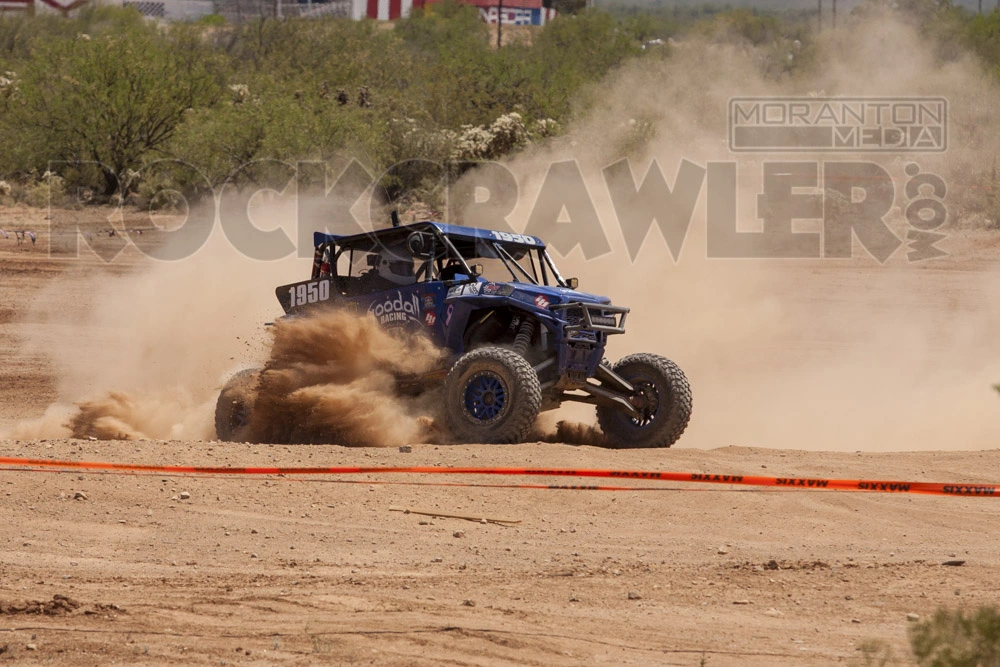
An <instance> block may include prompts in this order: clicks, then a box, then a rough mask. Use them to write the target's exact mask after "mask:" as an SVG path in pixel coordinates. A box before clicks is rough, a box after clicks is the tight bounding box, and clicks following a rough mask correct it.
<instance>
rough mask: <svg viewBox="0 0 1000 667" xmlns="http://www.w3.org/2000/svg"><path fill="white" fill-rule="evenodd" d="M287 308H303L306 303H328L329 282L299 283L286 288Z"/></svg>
mask: <svg viewBox="0 0 1000 667" xmlns="http://www.w3.org/2000/svg"><path fill="white" fill-rule="evenodd" d="M288 299H289V304H288V307H289V308H295V307H296V306H304V305H306V304H307V303H316V302H317V301H328V300H329V299H330V281H329V280H320V281H317V282H313V283H301V284H299V285H292V286H291V287H289V288H288Z"/></svg>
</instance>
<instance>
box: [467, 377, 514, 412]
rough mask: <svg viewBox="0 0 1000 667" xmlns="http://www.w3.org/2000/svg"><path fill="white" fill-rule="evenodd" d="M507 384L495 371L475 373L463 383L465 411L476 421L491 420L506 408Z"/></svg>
mask: <svg viewBox="0 0 1000 667" xmlns="http://www.w3.org/2000/svg"><path fill="white" fill-rule="evenodd" d="M507 399H508V395H507V385H506V384H504V382H503V379H501V378H500V376H499V375H497V374H496V373H492V372H490V371H483V372H481V373H477V374H476V375H475V376H473V378H472V379H471V380H469V383H468V384H466V385H465V411H466V413H468V415H469V416H470V417H472V418H473V419H475V420H476V421H483V422H486V421H491V420H493V419H496V418H497V417H499V416H500V415H502V414H503V413H504V410H505V409H506V408H507Z"/></svg>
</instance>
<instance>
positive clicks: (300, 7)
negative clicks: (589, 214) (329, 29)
mask: <svg viewBox="0 0 1000 667" xmlns="http://www.w3.org/2000/svg"><path fill="white" fill-rule="evenodd" d="M88 1H93V2H101V3H106V4H115V5H117V4H121V6H123V7H132V8H134V9H136V10H138V11H139V13H141V14H142V15H143V16H148V17H150V18H159V19H167V20H171V21H192V20H197V19H199V18H201V17H203V16H207V15H208V14H221V15H222V16H224V17H225V18H226V20H228V21H232V22H236V23H239V22H240V21H244V20H246V19H250V18H257V17H260V16H273V17H286V16H307V17H308V16H339V17H342V18H352V19H354V20H356V21H360V20H363V19H374V20H377V21H394V20H396V19H400V18H406V17H407V16H409V15H410V13H411V12H412V11H413V10H414V9H416V8H425V7H426V8H432V7H433V5H434V4H436V3H438V2H441V1H442V0H0V12H4V11H23V12H27V13H28V14H34V13H35V12H36V10H37V11H59V12H62V13H64V14H66V13H68V12H69V11H71V10H73V9H76V8H77V7H79V6H81V5H84V4H87V2H88ZM461 2H462V3H463V4H468V5H473V6H475V7H478V8H479V15H480V17H482V19H483V21H485V22H486V23H493V24H496V23H498V22H503V24H504V25H545V24H546V23H547V22H549V21H551V20H552V19H553V18H555V16H556V10H554V9H552V8H550V7H546V6H544V5H548V4H549V0H461ZM431 11H433V10H431Z"/></svg>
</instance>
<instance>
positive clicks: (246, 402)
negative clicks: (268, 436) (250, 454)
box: [215, 368, 260, 442]
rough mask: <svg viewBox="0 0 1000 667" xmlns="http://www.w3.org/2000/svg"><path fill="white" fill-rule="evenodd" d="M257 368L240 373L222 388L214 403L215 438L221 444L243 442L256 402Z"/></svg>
mask: <svg viewBox="0 0 1000 667" xmlns="http://www.w3.org/2000/svg"><path fill="white" fill-rule="evenodd" d="M259 379H260V369H259V368H248V369H246V370H243V371H240V372H239V373H237V374H236V375H234V376H233V377H231V378H229V382H227V383H226V386H225V387H223V388H222V392H221V393H220V394H219V400H218V401H216V403H215V436H216V437H217V438H218V439H219V440H221V441H223V442H243V441H245V440H246V436H247V434H248V432H249V430H250V415H251V413H252V412H253V406H254V403H256V402H257V385H258V381H259Z"/></svg>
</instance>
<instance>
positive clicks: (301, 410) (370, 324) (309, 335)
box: [248, 310, 444, 446]
mask: <svg viewBox="0 0 1000 667" xmlns="http://www.w3.org/2000/svg"><path fill="white" fill-rule="evenodd" d="M443 354H444V353H443V352H442V351H441V350H440V349H439V348H437V347H436V346H434V344H433V343H431V341H430V340H429V339H428V338H427V337H425V336H420V335H418V334H413V333H406V332H400V333H398V334H396V333H389V332H387V331H386V330H384V329H382V327H380V326H379V324H378V323H377V322H376V321H375V318H374V317H372V316H370V315H366V316H359V315H357V314H355V313H351V312H347V311H343V310H330V311H324V312H322V313H320V314H317V315H315V316H311V317H309V318H301V319H294V320H285V321H282V322H279V323H278V324H277V325H276V326H275V332H274V343H273V345H272V347H271V357H270V359H269V360H268V362H267V365H266V366H265V368H264V370H263V373H262V374H261V377H260V380H259V385H258V395H257V398H256V404H255V406H254V410H253V413H252V417H251V421H250V429H249V436H248V437H249V439H250V440H252V441H254V442H288V443H337V444H342V445H351V446H394V445H401V444H405V443H409V442H428V441H429V440H430V439H432V438H434V437H436V436H437V435H440V433H437V432H435V426H434V425H435V423H436V422H435V420H433V419H432V418H431V417H430V415H433V414H434V412H435V406H434V401H435V399H436V398H437V397H436V394H435V393H433V392H429V393H427V394H423V395H421V396H419V397H407V396H405V395H399V394H398V393H397V391H396V378H397V377H403V378H405V377H407V376H416V375H420V374H422V373H426V372H428V371H431V370H433V369H434V368H436V367H438V366H439V365H440V362H441V360H442V357H443Z"/></svg>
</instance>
